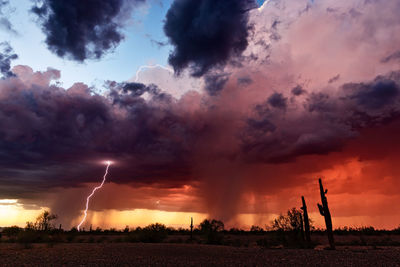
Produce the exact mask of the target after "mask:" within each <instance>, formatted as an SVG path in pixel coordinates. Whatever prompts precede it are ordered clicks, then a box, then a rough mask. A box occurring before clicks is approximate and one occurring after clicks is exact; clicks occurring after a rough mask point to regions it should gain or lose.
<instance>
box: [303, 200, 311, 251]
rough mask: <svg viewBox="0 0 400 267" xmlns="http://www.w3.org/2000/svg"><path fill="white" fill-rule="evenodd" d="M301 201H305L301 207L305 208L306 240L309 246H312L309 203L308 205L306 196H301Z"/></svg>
mask: <svg viewBox="0 0 400 267" xmlns="http://www.w3.org/2000/svg"><path fill="white" fill-rule="evenodd" d="M301 201H302V203H303V206H302V207H301V209H302V210H303V217H304V231H305V234H306V242H307V246H310V244H311V234H310V220H309V218H308V211H307V205H306V200H305V199H304V196H302V197H301Z"/></svg>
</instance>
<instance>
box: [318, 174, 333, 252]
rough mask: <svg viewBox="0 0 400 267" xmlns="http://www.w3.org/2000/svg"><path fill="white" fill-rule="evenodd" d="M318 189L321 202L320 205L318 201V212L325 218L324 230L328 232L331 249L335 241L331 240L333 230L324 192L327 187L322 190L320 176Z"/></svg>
mask: <svg viewBox="0 0 400 267" xmlns="http://www.w3.org/2000/svg"><path fill="white" fill-rule="evenodd" d="M319 191H320V193H321V202H322V205H321V204H319V203H318V209H319V213H321V215H322V216H324V218H325V224H326V232H327V233H328V239H329V245H330V246H331V249H335V242H334V240H333V231H332V218H331V213H330V211H329V208H328V200H327V199H326V194H327V193H328V189H325V190H324V187H323V185H322V180H321V178H320V179H319Z"/></svg>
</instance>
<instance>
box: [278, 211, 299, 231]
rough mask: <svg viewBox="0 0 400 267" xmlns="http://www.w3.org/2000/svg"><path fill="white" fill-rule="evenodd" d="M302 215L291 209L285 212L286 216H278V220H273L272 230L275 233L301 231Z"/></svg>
mask: <svg viewBox="0 0 400 267" xmlns="http://www.w3.org/2000/svg"><path fill="white" fill-rule="evenodd" d="M302 223H303V220H302V215H301V211H300V210H298V209H296V208H292V209H290V210H288V211H287V214H286V215H282V214H281V215H279V217H278V218H276V219H275V220H273V222H272V229H274V230H277V231H285V232H289V231H300V230H301V229H302Z"/></svg>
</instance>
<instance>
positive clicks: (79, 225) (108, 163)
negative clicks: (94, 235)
mask: <svg viewBox="0 0 400 267" xmlns="http://www.w3.org/2000/svg"><path fill="white" fill-rule="evenodd" d="M111 163H112V162H111V161H106V164H107V168H106V172H105V173H104V176H103V181H102V182H101V184H100V185H99V186H97V187H95V188H94V189H93V191H92V193H91V194H90V195H89V196H88V197H87V198H86V209H85V216H83V219H82V221H81V222H80V223H79V224H78V226H77V228H78V231H79V229H80V228H81V225H82V224H83V223H84V222H85V220H86V217H87V212H88V209H89V201H90V198H91V197H92V196H93V195H94V193H95V192H96V191H97V190H99V189H100V188H102V187H103V185H104V183H105V181H106V178H107V174H108V169H109V168H110V165H111Z"/></svg>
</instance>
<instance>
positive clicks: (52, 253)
mask: <svg viewBox="0 0 400 267" xmlns="http://www.w3.org/2000/svg"><path fill="white" fill-rule="evenodd" d="M0 265H1V266H106V265H108V266H128V265H129V266H135V265H141V266H200V265H201V266H400V249H399V248H389V247H386V248H374V249H372V248H370V249H368V248H361V247H360V248H354V247H352V248H351V249H345V248H339V249H338V250H336V251H330V250H317V249H314V250H305V249H263V248H235V247H227V246H209V245H197V244H196V245H190V244H140V243H136V244H132V243H105V244H56V245H55V246H54V247H48V246H47V245H44V244H38V245H33V247H32V248H29V249H26V248H22V247H21V246H18V245H16V244H0Z"/></svg>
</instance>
